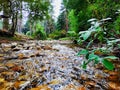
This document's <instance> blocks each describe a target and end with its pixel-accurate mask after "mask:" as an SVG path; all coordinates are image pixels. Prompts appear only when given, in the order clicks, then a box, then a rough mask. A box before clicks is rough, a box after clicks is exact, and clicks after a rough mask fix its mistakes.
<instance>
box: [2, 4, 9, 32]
mask: <svg viewBox="0 0 120 90" xmlns="http://www.w3.org/2000/svg"><path fill="white" fill-rule="evenodd" d="M7 4H8V2H6V3H5V5H4V7H3V15H4V16H8V14H9V10H8V9H7V7H6V6H7ZM3 29H6V30H8V29H9V18H3Z"/></svg>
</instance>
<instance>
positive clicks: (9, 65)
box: [5, 62, 16, 68]
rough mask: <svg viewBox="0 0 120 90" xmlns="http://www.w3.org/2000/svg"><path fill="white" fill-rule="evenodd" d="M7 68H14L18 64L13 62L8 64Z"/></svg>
mask: <svg viewBox="0 0 120 90" xmlns="http://www.w3.org/2000/svg"><path fill="white" fill-rule="evenodd" d="M5 66H6V67H8V68H12V67H14V66H16V64H15V63H12V62H11V63H6V64H5Z"/></svg>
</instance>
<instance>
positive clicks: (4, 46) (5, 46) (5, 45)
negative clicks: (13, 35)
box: [1, 43, 11, 48]
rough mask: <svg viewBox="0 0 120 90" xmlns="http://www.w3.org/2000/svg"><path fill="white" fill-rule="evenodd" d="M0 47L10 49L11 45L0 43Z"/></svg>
mask: <svg viewBox="0 0 120 90" xmlns="http://www.w3.org/2000/svg"><path fill="white" fill-rule="evenodd" d="M1 47H2V48H11V44H5V43H2V44H1Z"/></svg>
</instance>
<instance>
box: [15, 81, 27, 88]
mask: <svg viewBox="0 0 120 90" xmlns="http://www.w3.org/2000/svg"><path fill="white" fill-rule="evenodd" d="M24 83H25V81H17V82H15V83H14V87H15V88H19V87H20V85H21V84H24Z"/></svg>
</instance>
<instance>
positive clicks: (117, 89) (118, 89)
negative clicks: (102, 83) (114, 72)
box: [108, 82, 120, 90]
mask: <svg viewBox="0 0 120 90" xmlns="http://www.w3.org/2000/svg"><path fill="white" fill-rule="evenodd" d="M108 85H109V86H110V88H111V90H120V83H115V82H109V83H108Z"/></svg>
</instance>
